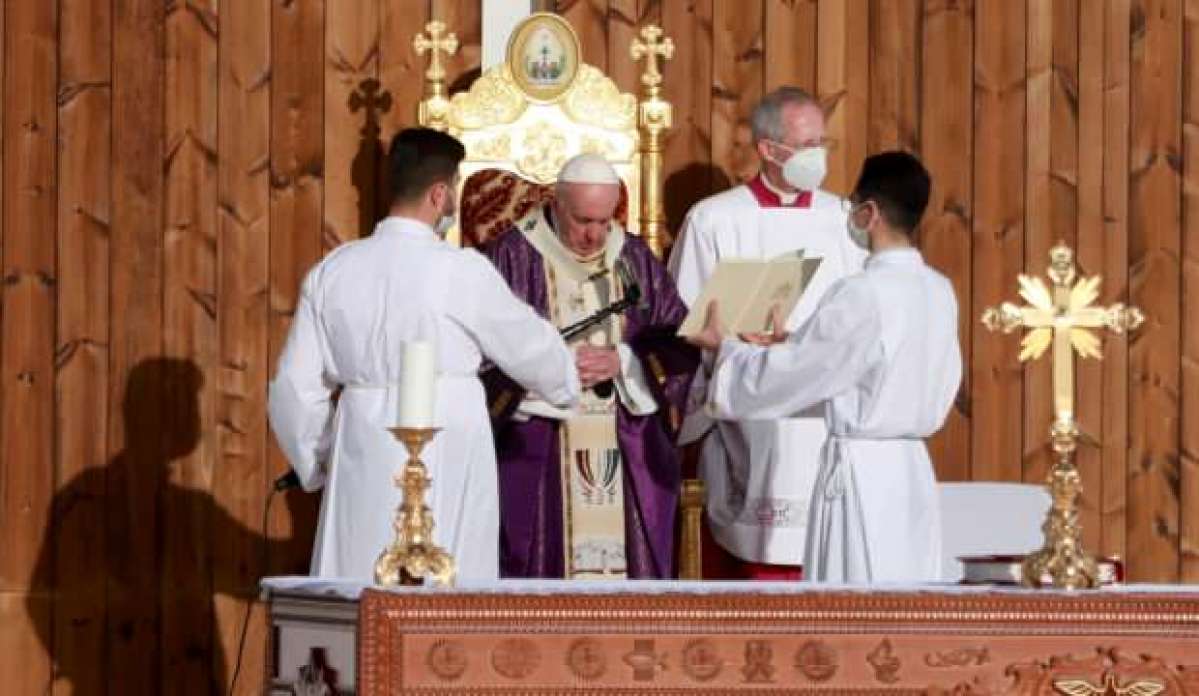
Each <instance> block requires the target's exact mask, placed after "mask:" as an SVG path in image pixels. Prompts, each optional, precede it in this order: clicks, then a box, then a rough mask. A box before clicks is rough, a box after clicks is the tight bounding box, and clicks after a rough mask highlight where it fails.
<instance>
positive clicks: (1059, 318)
mask: <svg viewBox="0 0 1199 696" xmlns="http://www.w3.org/2000/svg"><path fill="white" fill-rule="evenodd" d="M1049 259H1050V265H1049V271H1048V273H1047V275H1048V276H1049V279H1050V281H1052V283H1053V287H1052V289H1050V288H1049V287H1048V286H1046V285H1045V281H1043V280H1041V279H1040V278H1036V277H1033V276H1027V275H1024V274H1021V275H1020V276H1019V277H1018V282H1019V284H1020V297H1023V298H1024V300H1025V301H1026V302H1028V305H1026V306H1023V307H1018V306H1016V305H1014V304H1012V303H1010V302H1004V303H1003V304H1001V305H999V306H998V307H992V308H990V309H988V310H986V311H985V312H983V317H982V320H983V323H984V324H986V326H987V328H988V329H990V330H992V331H1002V332H1003V333H1011V332H1013V331H1015V330H1017V329H1021V328H1027V329H1031V331H1029V332H1028V333H1027V334H1025V336H1024V339H1023V340H1021V342H1020V362H1026V361H1028V360H1036V359H1037V358H1040V357H1041V356H1042V355H1044V354H1045V351H1046V350H1048V349H1049V347H1050V346H1051V345H1052V346H1053V404H1054V410H1055V411H1056V415H1057V416H1058V417H1059V418H1061V417H1063V416H1068V417H1070V418H1073V415H1074V352H1075V351H1077V352H1078V354H1079V355H1080V356H1082V357H1083V358H1102V357H1103V350H1102V348H1101V345H1102V342H1101V341H1100V339H1099V337H1098V336H1096V335H1095V333H1094V332H1093V331H1091V329H1100V328H1107V329H1109V330H1111V331H1112V332H1113V333H1117V334H1122V333H1124V332H1126V331H1131V330H1133V329H1136V328H1137V327H1138V326H1140V325H1141V323H1142V322H1143V321H1144V320H1145V316H1144V315H1143V314H1142V313H1141V310H1139V309H1137V308H1136V307H1126V306H1124V305H1123V304H1121V303H1116V304H1113V305H1111V306H1110V307H1097V306H1095V304H1094V303H1095V300H1096V299H1098V298H1099V286H1100V284H1101V282H1102V280H1101V278H1100V277H1099V276H1090V277H1084V278H1076V274H1075V268H1074V252H1073V251H1071V250H1070V248H1069V247H1067V246H1066V245H1065V244H1064V243H1062V242H1059V243H1058V245H1057V246H1055V247H1053V249H1051V250H1050V251H1049ZM1076 280H1077V282H1075V281H1076Z"/></svg>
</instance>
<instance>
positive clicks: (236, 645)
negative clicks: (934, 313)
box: [0, 0, 1199, 694]
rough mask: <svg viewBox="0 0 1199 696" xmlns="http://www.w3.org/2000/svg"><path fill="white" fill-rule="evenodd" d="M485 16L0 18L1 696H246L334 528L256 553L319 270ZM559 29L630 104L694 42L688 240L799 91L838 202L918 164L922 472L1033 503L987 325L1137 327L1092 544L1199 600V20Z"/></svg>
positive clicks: (604, 14) (1090, 448)
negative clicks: (1039, 283)
mask: <svg viewBox="0 0 1199 696" xmlns="http://www.w3.org/2000/svg"><path fill="white" fill-rule="evenodd" d="M480 2H481V0H337V2H331V1H330V0H244V1H243V0H239V1H238V2H234V3H218V2H217V1H216V0H187V1H186V2H184V0H169V1H167V2H161V1H159V0H46V1H45V2H18V1H17V0H6V1H4V2H2V4H0V7H2V8H3V11H2V12H0V55H3V60H4V70H3V72H2V73H0V80H2V83H0V90H2V91H3V94H4V96H5V99H4V103H5V107H4V110H3V113H2V114H0V132H2V133H3V145H2V147H0V221H2V225H3V226H2V229H0V278H2V280H3V283H2V284H0V440H2V442H3V447H2V448H0V527H2V528H3V530H4V532H5V538H6V540H7V541H6V544H5V551H4V553H2V554H0V673H3V674H5V675H9V676H8V677H7V678H8V679H9V680H10V682H9V683H8V684H7V685H8V687H9V690H12V691H13V692H14V693H45V692H47V690H48V689H49V691H50V692H52V693H59V694H67V693H72V694H86V693H107V694H117V693H119V694H156V693H181V694H182V693H224V692H226V691H227V690H228V687H229V684H230V682H231V681H232V680H233V678H234V676H235V674H236V679H237V683H236V686H235V688H234V689H233V691H234V692H236V693H244V694H249V693H256V692H257V687H258V684H260V683H261V679H262V675H263V670H264V662H265V655H264V654H263V649H262V645H263V640H262V638H263V635H264V634H263V629H264V623H263V615H262V611H261V608H260V607H254V606H253V605H252V604H251V602H250V598H252V597H253V596H254V583H255V580H256V578H257V577H259V576H260V575H261V574H263V573H266V572H271V573H285V572H302V571H303V570H304V569H305V566H306V563H307V556H308V552H309V545H310V542H311V537H312V533H313V529H314V526H315V502H316V501H315V500H313V497H311V496H304V495H299V494H291V495H287V496H283V497H280V498H277V499H275V500H274V501H272V508H271V510H270V514H269V516H267V517H265V519H264V514H265V512H266V511H265V510H264V506H265V503H266V500H267V494H266V490H267V487H268V484H269V482H270V481H272V480H273V479H274V478H275V477H276V476H277V475H279V474H280V473H282V472H283V471H284V470H285V469H286V462H285V461H284V459H283V458H282V456H281V455H280V454H279V452H278V450H277V448H276V447H275V446H274V443H273V442H272V440H271V438H270V435H269V432H268V430H267V428H266V424H265V420H264V408H265V385H266V380H267V379H268V378H269V375H270V372H271V369H272V365H273V361H274V360H275V357H276V356H277V355H278V353H279V351H280V349H281V347H282V344H283V341H284V339H285V337H286V334H287V328H288V325H289V321H290V314H291V311H292V307H293V306H294V303H295V298H296V291H297V288H298V285H299V282H300V280H301V279H302V278H303V275H304V273H305V271H306V270H307V268H309V267H310V266H311V264H312V263H313V262H315V261H316V260H317V259H318V258H320V256H321V255H322V254H323V253H324V252H326V251H327V250H328V249H330V248H332V247H334V246H336V245H337V244H340V243H342V242H344V241H346V240H349V239H353V238H356V237H358V236H361V235H363V234H368V233H369V231H370V229H371V227H372V226H373V224H374V222H375V221H376V219H377V218H378V216H379V215H380V214H381V212H382V211H383V210H384V209H385V207H386V200H385V197H384V196H383V195H382V192H383V191H385V190H386V172H385V171H384V167H383V166H382V165H383V152H384V143H386V142H387V141H388V139H389V138H390V137H391V135H392V134H394V133H395V132H396V131H397V130H399V129H400V128H403V127H405V126H406V125H409V124H411V123H412V122H413V120H414V118H413V114H414V106H415V101H416V100H417V99H418V98H419V96H420V93H421V89H422V86H421V85H422V74H423V71H424V61H423V59H419V58H417V57H416V56H415V55H414V54H413V53H412V51H411V46H410V41H411V37H412V35H413V34H414V33H415V32H416V31H418V30H420V29H421V28H422V27H423V25H424V23H425V22H426V21H427V20H428V19H429V18H430V17H435V18H440V19H443V20H446V21H447V22H448V23H449V24H450V25H451V26H452V27H453V28H454V30H455V31H456V32H457V34H458V36H459V39H460V40H461V41H462V44H463V46H462V49H461V51H460V53H459V55H458V56H457V57H455V58H454V59H453V60H451V61H450V62H449V65H450V71H451V74H450V78H449V81H450V84H452V85H455V86H457V87H461V86H464V85H466V84H468V83H469V81H470V80H471V79H472V78H473V76H474V75H475V74H477V71H478V69H479V60H480V45H481V37H482V28H481V26H480V21H481V20H480V18H481V5H480ZM538 5H539V6H547V7H550V8H551V9H557V10H559V11H560V12H562V13H563V14H564V15H566V16H567V17H568V18H569V19H570V20H571V22H572V23H574V25H575V27H576V28H577V30H578V33H579V35H580V37H581V38H582V41H583V43H584V53H585V55H586V57H587V59H588V60H590V61H591V62H593V63H594V64H596V65H598V66H600V67H602V68H604V69H606V70H608V71H609V73H610V74H611V75H613V77H614V79H615V80H616V81H617V82H618V84H620V86H621V87H622V88H624V89H634V88H635V87H636V85H637V78H638V74H639V72H638V70H637V69H636V68H634V67H633V66H632V65H631V64H630V62H629V60H628V58H627V55H628V53H627V51H628V42H629V40H630V39H631V38H632V37H633V36H634V35H635V34H636V32H637V29H638V28H639V27H640V26H641V25H642V24H644V23H646V22H649V21H654V22H660V23H661V24H662V26H663V27H664V29H665V30H666V33H667V34H668V35H669V36H670V37H671V38H672V39H673V40H674V42H675V46H676V53H675V58H674V60H672V61H671V62H669V63H668V64H667V66H666V69H665V72H666V84H665V93H666V95H667V97H668V98H669V99H670V100H671V101H672V102H673V103H674V105H675V123H676V128H675V131H674V133H673V134H672V135H671V137H670V139H669V140H668V142H667V149H666V161H667V180H666V203H667V220H668V224H669V225H670V226H671V228H672V229H673V228H677V226H678V225H679V223H680V222H681V220H682V217H683V215H684V214H685V212H686V210H687V208H688V207H689V206H690V205H691V204H692V203H694V202H695V201H696V200H698V199H700V198H702V197H703V196H705V195H708V194H710V193H712V192H714V191H718V190H721V189H723V188H726V187H727V186H729V185H730V183H732V182H736V181H739V180H742V179H744V178H745V177H747V176H750V175H752V173H753V172H754V168H755V159H754V153H753V149H752V143H750V138H749V123H748V119H749V115H750V111H751V109H752V107H753V104H754V102H755V100H757V99H758V98H759V97H760V96H761V95H762V94H763V93H764V92H766V91H768V90H770V89H773V88H775V87H777V86H779V85H782V84H795V85H798V86H801V87H804V88H806V89H809V90H811V91H813V92H814V93H815V94H816V96H817V97H818V98H819V99H820V101H821V103H822V104H823V105H824V106H825V108H826V109H827V111H828V114H829V131H830V135H831V136H832V137H834V138H836V139H837V140H838V141H839V142H838V147H837V149H836V150H835V152H833V153H832V156H831V159H830V176H829V180H828V186H829V187H830V188H831V189H832V190H834V191H836V192H839V193H844V192H845V191H846V189H847V188H848V187H849V186H850V185H851V184H852V181H853V178H854V176H855V175H856V171H857V168H858V166H859V165H860V162H861V159H862V158H863V157H864V156H865V155H866V154H867V153H869V152H875V151H879V150H882V149H887V148H896V147H898V148H903V149H907V150H911V151H914V152H917V153H919V154H920V155H921V156H922V157H923V158H924V160H925V161H926V163H927V164H928V166H929V168H930V170H931V171H932V172H933V174H934V177H935V192H934V196H933V203H932V206H931V207H930V210H929V215H928V218H927V220H926V224H925V229H924V235H923V245H924V249H925V251H926V253H927V255H928V258H929V259H930V261H931V262H932V263H934V264H935V265H936V266H937V267H938V268H940V269H941V270H942V271H943V272H944V273H946V275H948V276H949V277H950V278H951V279H952V280H953V281H954V285H955V288H956V290H957V294H958V300H959V302H960V305H961V308H962V309H961V314H962V316H961V337H962V345H963V347H964V349H965V351H966V357H967V362H968V368H969V369H968V370H967V375H966V379H965V380H964V387H963V389H962V392H961V395H960V398H959V399H958V401H957V404H956V407H955V409H954V412H953V415H952V416H951V419H950V423H949V425H948V426H947V427H946V429H945V430H944V431H943V432H942V433H941V434H939V435H938V436H937V437H936V438H935V439H934V442H933V444H932V447H931V449H932V451H933V453H934V456H935V459H936V464H937V467H938V471H939V474H940V475H941V477H942V478H945V479H974V480H1005V481H1021V480H1024V481H1038V480H1039V479H1040V477H1041V476H1043V474H1044V471H1045V467H1046V464H1047V462H1048V457H1047V453H1046V449H1045V433H1046V428H1047V425H1048V420H1049V409H1048V405H1049V399H1048V397H1049V395H1048V391H1047V390H1048V379H1049V374H1048V371H1047V370H1046V368H1045V367H1044V366H1037V367H1032V368H1024V369H1021V368H1020V367H1019V366H1018V365H1017V364H1016V362H1015V355H1016V351H1017V344H1018V339H1017V338H1015V337H1000V336H994V335H992V334H990V333H987V332H985V331H984V330H982V329H981V328H980V327H979V326H978V324H977V317H978V315H979V313H980V312H981V310H982V309H983V308H984V307H986V306H988V305H991V304H994V303H996V302H998V301H1001V300H1003V299H1012V298H1014V296H1015V288H1014V280H1013V277H1014V275H1015V274H1016V273H1018V272H1021V271H1028V272H1032V273H1037V274H1040V273H1042V272H1043V270H1044V267H1045V265H1046V261H1047V259H1046V255H1045V252H1046V251H1047V249H1048V248H1049V246H1050V245H1052V244H1053V243H1054V242H1055V241H1057V240H1058V239H1065V240H1067V241H1069V242H1071V243H1072V244H1074V245H1075V246H1076V249H1077V252H1078V258H1079V261H1080V263H1081V265H1082V267H1083V269H1084V271H1085V272H1087V273H1101V274H1103V276H1104V278H1105V285H1104V294H1103V297H1104V301H1106V302H1114V301H1132V302H1135V303H1136V304H1138V305H1139V306H1140V307H1141V308H1142V309H1144V310H1145V312H1146V314H1147V315H1148V316H1149V321H1148V323H1147V324H1146V326H1145V327H1144V328H1143V329H1142V330H1141V331H1140V332H1138V333H1137V334H1136V336H1134V337H1133V338H1132V339H1131V340H1125V339H1122V338H1111V339H1108V340H1107V341H1106V345H1105V349H1106V352H1107V359H1106V360H1105V361H1104V362H1103V363H1102V364H1086V365H1083V366H1082V367H1081V368H1080V376H1079V390H1080V395H1081V398H1080V402H1079V418H1080V420H1081V423H1082V427H1083V431H1084V433H1085V435H1086V437H1087V438H1088V443H1089V444H1088V445H1087V446H1086V447H1085V448H1084V451H1083V452H1082V453H1081V455H1080V459H1079V461H1080V465H1081V467H1082V469H1083V472H1084V476H1085V481H1086V485H1087V490H1086V494H1085V496H1084V511H1083V519H1084V524H1085V529H1086V535H1087V541H1088V544H1089V545H1090V546H1091V547H1092V548H1096V549H1101V550H1102V551H1104V552H1105V553H1112V554H1119V555H1122V556H1124V557H1126V558H1127V559H1128V562H1129V569H1130V571H1131V575H1132V577H1133V578H1134V579H1137V580H1155V581H1178V580H1184V581H1191V582H1195V581H1199V522H1196V520H1199V459H1197V458H1199V454H1197V452H1199V391H1197V390H1199V367H1197V364H1199V363H1197V360H1199V319H1197V318H1195V317H1196V316H1199V315H1196V311H1195V308H1196V307H1199V76H1197V70H1196V68H1195V67H1194V66H1196V65H1199V61H1197V60H1196V58H1197V57H1199V2H1197V1H1196V0H1096V1H1094V2H1092V1H1091V0H1020V1H1016V2H1012V1H1009V0H849V1H846V0H742V1H739V2H725V0H560V1H559V2H553V1H552V0H551V1H548V2H547V1H539V2H538ZM264 524H265V525H266V526H265V533H264ZM243 626H248V628H243ZM243 634H244V635H245V636H246V637H245V641H244V643H245V647H244V649H243V648H242V642H243V641H242V637H243ZM239 656H240V659H239ZM13 680H15V681H13Z"/></svg>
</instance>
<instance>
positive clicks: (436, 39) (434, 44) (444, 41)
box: [412, 20, 458, 82]
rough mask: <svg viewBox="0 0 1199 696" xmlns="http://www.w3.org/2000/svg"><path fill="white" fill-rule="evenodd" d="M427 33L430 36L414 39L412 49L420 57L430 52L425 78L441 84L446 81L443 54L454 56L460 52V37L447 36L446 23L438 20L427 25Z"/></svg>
mask: <svg viewBox="0 0 1199 696" xmlns="http://www.w3.org/2000/svg"><path fill="white" fill-rule="evenodd" d="M425 31H427V32H429V35H428V36H425V35H424V34H417V35H416V36H415V37H414V38H413V39H412V48H414V49H416V55H418V56H423V55H425V51H429V53H430V56H429V69H428V71H426V72H425V77H426V78H427V79H428V80H429V81H430V82H441V81H442V80H444V79H445V66H443V65H442V64H441V54H442V53H445V54H446V55H447V56H452V55H454V54H455V53H457V52H458V36H457V35H456V34H445V23H444V22H439V21H436V20H434V21H432V22H429V23H428V24H426V25H425ZM442 34H445V36H442Z"/></svg>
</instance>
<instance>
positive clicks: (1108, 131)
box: [1100, 0, 1131, 558]
mask: <svg viewBox="0 0 1199 696" xmlns="http://www.w3.org/2000/svg"><path fill="white" fill-rule="evenodd" d="M1104 10H1105V14H1104V41H1103V49H1104V59H1103V221H1104V224H1103V239H1104V249H1103V259H1104V265H1103V279H1104V282H1103V299H1104V301H1105V302H1121V301H1124V300H1126V299H1127V298H1128V179H1129V177H1128V168H1129V167H1128V165H1129V159H1128V139H1129V118H1130V116H1129V81H1128V80H1129V63H1130V60H1129V55H1130V54H1129V51H1130V47H1131V39H1130V31H1131V27H1130V25H1131V21H1130V20H1131V0H1111V1H1110V2H1107V3H1105V5H1104ZM1128 461H1129V459H1128V338H1127V337H1122V336H1111V335H1109V336H1108V337H1107V341H1106V344H1105V346H1104V358H1103V480H1102V481H1101V482H1100V487H1101V490H1102V501H1101V503H1100V511H1101V523H1100V524H1101V526H1102V533H1101V540H1100V550H1101V551H1102V553H1104V554H1105V555H1109V556H1119V557H1121V558H1126V557H1127V553H1126V550H1125V537H1126V534H1125V530H1126V527H1127V507H1126V504H1125V492H1126V486H1125V481H1126V478H1127V475H1128Z"/></svg>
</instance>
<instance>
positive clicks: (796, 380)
mask: <svg viewBox="0 0 1199 696" xmlns="http://www.w3.org/2000/svg"><path fill="white" fill-rule="evenodd" d="M928 196H929V176H928V172H927V171H926V170H925V169H924V167H923V166H922V165H921V164H920V162H919V161H918V160H917V159H916V158H915V157H913V156H912V155H910V154H907V153H903V152H886V153H882V154H878V155H874V156H873V157H869V158H867V159H866V162H865V164H863V166H862V173H861V176H860V177H859V178H858V183H857V185H856V187H855V189H854V192H853V194H852V195H851V197H850V201H851V203H852V208H851V211H850V213H849V219H848V235H847V236H850V237H853V238H855V239H858V240H861V241H863V242H867V243H868V244H869V247H870V249H871V250H872V252H873V253H872V254H871V256H870V258H869V259H868V260H867V262H866V266H865V271H864V272H863V273H861V274H859V275H856V276H853V277H849V278H845V279H843V280H841V281H838V282H837V283H836V284H835V285H834V286H833V287H832V288H831V289H829V291H828V292H827V293H826V294H825V296H824V297H823V298H822V300H821V301H820V304H819V306H817V308H816V310H815V311H814V312H813V314H812V316H811V317H810V318H809V319H808V320H807V321H806V322H804V324H803V325H802V326H801V327H800V328H799V329H798V330H797V331H796V332H794V333H793V334H790V335H787V334H786V333H785V332H783V331H780V330H777V329H776V330H775V331H774V332H772V333H771V334H770V335H761V334H758V335H752V336H744V337H743V338H744V339H747V340H746V341H738V340H735V339H733V338H729V337H728V336H727V332H726V330H725V328H724V324H723V321H722V319H721V312H720V305H719V302H716V303H712V304H710V305H709V306H708V308H707V321H706V323H705V326H704V328H703V330H702V331H701V332H700V333H698V334H696V335H695V336H694V337H692V339H691V340H692V341H693V342H694V343H695V345H697V346H699V347H701V348H704V349H706V350H710V351H713V352H715V353H716V355H717V358H716V364H715V369H714V371H713V373H712V377H711V386H710V388H709V403H708V408H709V409H710V410H711V411H712V412H713V413H714V414H715V416H716V417H717V418H724V419H728V418H742V419H758V418H782V417H786V416H788V415H790V414H793V413H798V412H802V411H804V410H805V409H809V408H811V407H813V406H817V405H822V404H824V405H827V421H828V431H829V434H828V437H827V439H826V440H825V442H824V446H823V454H822V458H821V459H822V461H821V466H820V472H819V474H818V476H817V481H816V485H815V488H814V490H813V493H812V503H811V506H810V511H811V512H810V517H809V520H808V528H807V544H806V547H805V549H806V552H805V559H804V568H805V572H806V575H807V577H808V579H811V580H815V581H831V582H920V581H932V580H936V579H938V578H939V577H940V558H941V553H940V546H941V536H940V534H941V529H940V511H939V504H938V499H937V491H936V480H935V476H934V474H933V468H932V464H931V462H930V461H929V457H928V451H927V449H926V448H925V445H924V439H925V438H927V437H929V436H930V435H932V434H933V433H934V432H936V431H937V430H939V429H940V428H941V426H942V425H943V424H944V422H945V418H946V416H947V415H948V413H949V409H950V407H951V406H952V404H953V400H954V397H955V395H956V394H957V391H958V385H959V383H960V381H961V376H962V358H961V350H960V348H959V345H958V333H957V332H958V323H957V316H958V308H957V301H956V299H955V297H954V291H953V286H952V285H951V284H950V282H949V281H948V280H947V279H946V278H945V277H944V276H942V275H941V274H940V273H938V272H937V271H935V270H933V269H932V268H930V267H929V266H927V265H926V264H925V263H924V260H923V258H922V257H921V254H920V252H919V251H918V250H917V249H916V247H915V246H914V244H913V235H914V232H915V230H916V226H917V225H918V223H919V222H920V218H921V216H922V215H923V214H924V209H925V207H926V206H927V204H928ZM779 323H781V322H779ZM776 325H777V324H776ZM755 343H756V344H759V345H753V344H755Z"/></svg>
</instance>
